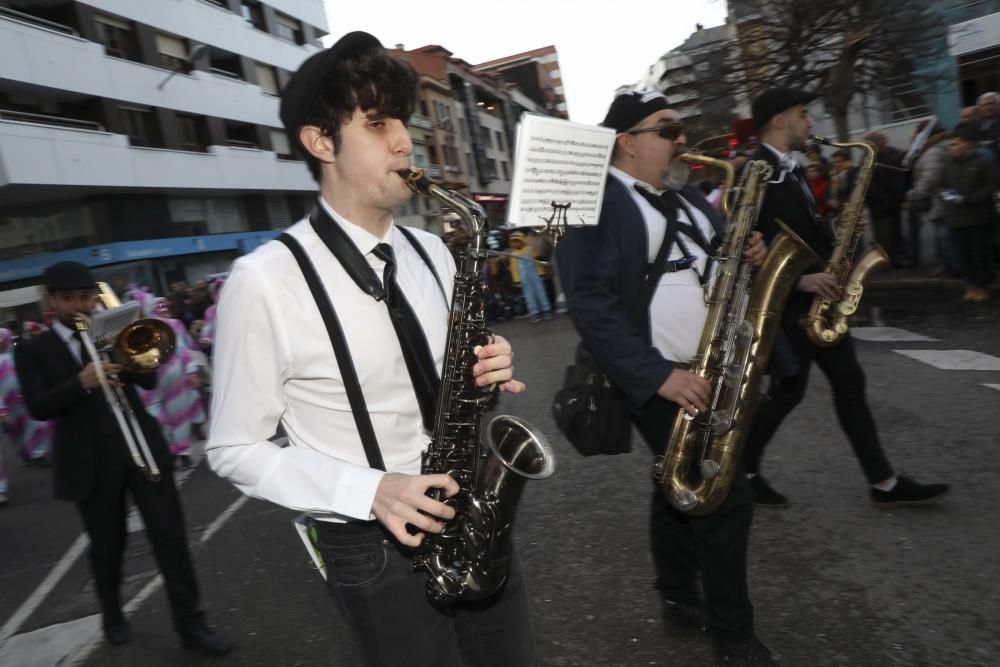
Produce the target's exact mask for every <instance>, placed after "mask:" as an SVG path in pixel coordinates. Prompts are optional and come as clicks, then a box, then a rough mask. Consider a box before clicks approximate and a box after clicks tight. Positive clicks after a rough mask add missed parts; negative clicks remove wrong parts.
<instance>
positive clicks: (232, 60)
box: [208, 49, 246, 81]
mask: <svg viewBox="0 0 1000 667" xmlns="http://www.w3.org/2000/svg"><path fill="white" fill-rule="evenodd" d="M208 69H209V71H210V72H212V73H213V74H218V75H219V76H224V77H228V78H230V79H240V80H243V81H245V80H246V77H245V76H244V75H243V64H242V63H241V62H240V57H239V56H238V55H236V54H235V53H230V52H229V51H220V50H218V49H211V51H210V55H209V57H208Z"/></svg>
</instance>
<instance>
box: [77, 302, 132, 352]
mask: <svg viewBox="0 0 1000 667" xmlns="http://www.w3.org/2000/svg"><path fill="white" fill-rule="evenodd" d="M140 310H142V306H140V305H139V303H138V302H137V301H129V302H128V303H124V304H122V305H120V306H118V307H117V308H111V309H108V310H99V311H97V312H96V313H94V315H93V318H92V319H91V322H90V337H91V338H92V339H93V340H94V342H95V343H96V344H97V345H98V347H100V346H102V345H107V344H110V343H113V342H114V339H115V337H117V336H118V334H119V333H121V331H122V329H124V328H125V327H127V326H128V325H130V324H132V322H134V321H135V320H136V319H138V317H139V311H140Z"/></svg>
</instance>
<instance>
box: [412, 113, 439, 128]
mask: <svg viewBox="0 0 1000 667" xmlns="http://www.w3.org/2000/svg"><path fill="white" fill-rule="evenodd" d="M410 125H412V126H413V127H419V128H421V129H424V130H430V129H433V127H434V122H433V121H432V120H431V119H430V118H428V117H427V116H425V115H423V114H420V113H411V114H410Z"/></svg>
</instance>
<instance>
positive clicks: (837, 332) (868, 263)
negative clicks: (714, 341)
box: [802, 136, 889, 347]
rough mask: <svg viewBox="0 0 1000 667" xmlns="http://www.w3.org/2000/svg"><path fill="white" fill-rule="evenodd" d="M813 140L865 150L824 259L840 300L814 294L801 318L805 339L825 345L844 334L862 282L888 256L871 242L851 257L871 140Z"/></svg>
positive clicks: (870, 165) (868, 176)
mask: <svg viewBox="0 0 1000 667" xmlns="http://www.w3.org/2000/svg"><path fill="white" fill-rule="evenodd" d="M813 140H814V141H818V142H820V143H823V144H826V145H827V146H833V147H835V148H860V149H861V150H862V151H864V153H865V158H864V161H863V162H862V163H861V167H860V168H859V169H858V175H857V179H856V180H855V182H854V188H853V189H852V190H851V196H850V198H849V199H848V200H847V204H846V205H845V206H844V209H843V210H842V211H841V213H840V215H839V216H838V219H837V230H836V234H837V238H836V241H835V245H834V248H833V254H832V255H831V256H830V260H829V261H828V262H827V263H826V272H827V273H831V274H833V277H834V278H836V279H837V287H839V288H840V290H841V296H840V300H838V301H831V300H830V299H824V298H823V297H822V296H819V295H817V296H816V298H814V299H813V302H812V305H811V306H810V307H809V312H808V314H806V315H805V317H803V319H802V326H803V327H805V330H806V335H807V336H809V340H811V341H812V342H814V343H816V344H817V345H820V346H823V347H829V346H831V345H834V344H836V343H838V342H840V341H841V340H843V338H844V336H846V335H847V329H848V326H847V320H848V318H850V316H851V315H853V314H854V313H855V312H856V311H857V310H858V305H859V304H860V303H861V294H862V293H863V292H864V290H865V282H866V281H867V280H868V278H869V277H871V275H872V274H873V273H874V272H875V271H877V270H878V269H880V268H882V267H883V266H885V265H886V264H888V263H889V256H888V255H887V254H886V252H885V250H883V249H882V247H881V246H879V245H878V244H877V243H874V244H872V247H871V248H869V249H868V250H867V251H866V252H865V254H864V255H862V256H861V259H859V260H858V261H857V262H856V263H855V262H854V261H853V260H854V252H855V250H856V249H857V247H858V243H859V242H860V241H861V238H862V237H863V236H864V235H865V230H864V227H863V226H862V225H860V224H858V223H859V221H860V219H861V211H862V209H863V208H864V205H865V195H866V194H867V193H868V186H869V185H870V184H871V180H872V170H873V169H874V167H875V144H873V143H872V142H870V141H864V140H863V141H845V142H843V143H838V142H833V141H830V140H829V139H826V138H825V137H817V136H813Z"/></svg>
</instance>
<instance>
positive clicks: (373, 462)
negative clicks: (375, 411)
mask: <svg viewBox="0 0 1000 667" xmlns="http://www.w3.org/2000/svg"><path fill="white" fill-rule="evenodd" d="M278 240H279V241H281V242H282V243H284V244H285V247H287V248H288V249H289V250H290V251H291V253H292V255H293V256H294V257H295V261H296V262H298V265H299V269H300V270H301V271H302V275H303V276H304V277H305V279H306V284H307V285H309V291H310V292H312V296H313V299H315V301H316V306H317V307H318V308H319V314H320V316H321V317H322V318H323V324H324V325H326V332H327V334H328V335H329V336H330V344H331V345H332V346H333V354H334V356H336V358H337V367H338V368H339V369H340V378H341V380H342V381H343V383H344V390H345V391H346V392H347V401H348V402H349V403H350V405H351V412H353V413H354V423H355V424H356V425H357V428H358V435H359V436H361V446H362V447H364V449H365V457H366V458H367V459H368V466H369V467H371V468H375V469H376V470H383V471H384V470H385V463H384V462H383V460H382V452H381V451H380V450H379V446H378V439H377V438H376V437H375V428H374V427H373V426H372V420H371V416H370V415H369V414H368V406H367V405H366V404H365V397H364V394H363V393H362V392H361V383H360V382H358V373H357V370H356V369H355V368H354V359H353V358H352V357H351V352H350V350H349V349H348V348H347V341H346V340H345V338H344V330H343V329H342V328H341V326H340V320H338V319H337V313H336V311H335V310H334V309H333V304H332V303H331V302H330V295H329V294H327V292H326V289H324V287H323V283H322V282H321V281H320V279H319V275H318V274H317V273H316V267H314V266H313V263H312V262H311V261H309V257H308V255H306V251H305V250H304V249H303V248H302V245H301V244H300V243H299V242H298V241H297V240H296V239H295V238H294V237H293V236H291V235H290V234H287V233H286V234H282V235H281V236H279V237H278Z"/></svg>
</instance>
